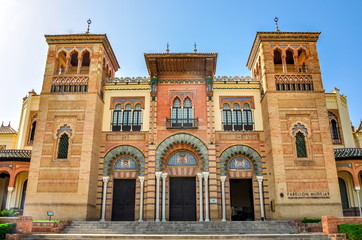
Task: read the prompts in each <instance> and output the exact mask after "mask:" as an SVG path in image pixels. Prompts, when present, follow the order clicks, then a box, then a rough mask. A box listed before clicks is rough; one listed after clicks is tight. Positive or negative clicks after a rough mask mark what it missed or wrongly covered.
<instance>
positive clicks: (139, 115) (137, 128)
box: [132, 104, 142, 131]
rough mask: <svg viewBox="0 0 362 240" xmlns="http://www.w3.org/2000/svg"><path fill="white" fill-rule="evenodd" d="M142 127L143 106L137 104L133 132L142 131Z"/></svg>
mask: <svg viewBox="0 0 362 240" xmlns="http://www.w3.org/2000/svg"><path fill="white" fill-rule="evenodd" d="M141 125H142V110H141V104H137V105H136V106H135V110H134V111H133V123H132V130H133V131H141Z"/></svg>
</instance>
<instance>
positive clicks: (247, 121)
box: [243, 103, 254, 131]
mask: <svg viewBox="0 0 362 240" xmlns="http://www.w3.org/2000/svg"><path fill="white" fill-rule="evenodd" d="M243 125H244V130H246V131H252V130H253V129H254V122H253V114H252V112H251V109H250V105H249V103H245V104H244V109H243Z"/></svg>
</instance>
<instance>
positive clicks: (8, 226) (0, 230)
mask: <svg viewBox="0 0 362 240" xmlns="http://www.w3.org/2000/svg"><path fill="white" fill-rule="evenodd" d="M15 226H16V224H15V223H3V224H0V239H5V236H6V234H7V233H12V232H13V229H14V228H15Z"/></svg>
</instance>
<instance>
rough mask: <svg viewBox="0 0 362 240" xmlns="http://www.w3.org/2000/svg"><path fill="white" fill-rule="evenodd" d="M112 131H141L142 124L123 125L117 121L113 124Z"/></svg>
mask: <svg viewBox="0 0 362 240" xmlns="http://www.w3.org/2000/svg"><path fill="white" fill-rule="evenodd" d="M111 128H112V132H131V131H132V132H139V131H141V125H122V124H117V123H112V124H111Z"/></svg>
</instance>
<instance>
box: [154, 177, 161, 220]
mask: <svg viewBox="0 0 362 240" xmlns="http://www.w3.org/2000/svg"><path fill="white" fill-rule="evenodd" d="M161 174H162V172H156V219H155V221H156V222H159V221H160V177H161Z"/></svg>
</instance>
